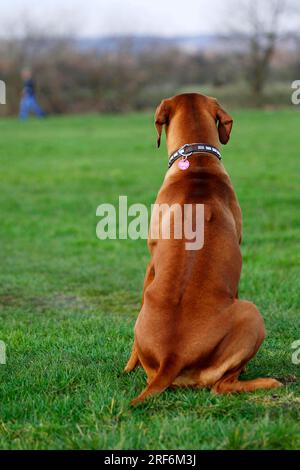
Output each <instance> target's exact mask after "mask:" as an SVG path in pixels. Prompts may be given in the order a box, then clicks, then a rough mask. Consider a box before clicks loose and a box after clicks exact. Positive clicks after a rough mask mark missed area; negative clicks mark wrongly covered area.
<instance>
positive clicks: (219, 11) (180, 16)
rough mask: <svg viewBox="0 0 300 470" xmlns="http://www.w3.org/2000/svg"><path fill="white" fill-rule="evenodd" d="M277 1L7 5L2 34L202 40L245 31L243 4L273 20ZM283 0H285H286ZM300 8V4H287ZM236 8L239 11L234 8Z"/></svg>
mask: <svg viewBox="0 0 300 470" xmlns="http://www.w3.org/2000/svg"><path fill="white" fill-rule="evenodd" d="M272 1H274V0H1V9H0V11H1V15H0V35H1V34H4V35H5V34H6V31H7V32H12V31H13V32H15V31H16V30H17V29H18V24H22V22H23V24H24V18H26V17H27V18H29V20H28V21H27V23H28V22H29V23H30V24H32V22H33V21H34V22H35V23H37V22H38V23H39V24H40V28H41V29H44V30H47V28H48V29H50V28H51V31H53V30H54V31H56V32H57V31H60V32H65V33H72V34H74V33H77V34H78V35H81V36H101V35H114V34H136V35H137V34H138V35H140V34H143V35H147V34H149V35H161V36H178V35H185V36H186V35H197V34H202V33H216V32H218V31H219V30H220V28H224V25H225V28H226V22H227V23H228V22H230V21H231V20H232V19H233V20H235V24H234V25H233V26H236V25H237V24H238V26H239V27H240V26H241V25H242V27H243V28H244V27H245V24H246V23H247V14H246V16H245V15H244V16H243V19H241V18H240V19H239V20H238V18H239V13H243V12H244V14H245V9H243V8H242V7H241V5H242V3H243V2H246V3H248V5H249V3H250V4H251V5H252V6H253V4H254V2H256V3H257V5H258V11H259V14H260V15H263V16H264V17H265V19H267V18H270V17H271V15H269V14H268V13H266V12H267V10H266V9H267V5H269V4H270V2H272ZM282 1H283V0H282ZM285 1H286V2H287V3H289V4H290V5H292V4H293V5H298V13H300V7H299V3H300V2H299V0H285ZM233 5H236V8H232V7H233ZM294 13H295V12H292V11H289V13H288V14H286V15H285V18H284V19H283V21H282V26H283V28H285V29H286V28H291V27H294V29H295V28H296V29H298V30H299V29H300V24H299V15H298V14H297V15H295V14H294Z"/></svg>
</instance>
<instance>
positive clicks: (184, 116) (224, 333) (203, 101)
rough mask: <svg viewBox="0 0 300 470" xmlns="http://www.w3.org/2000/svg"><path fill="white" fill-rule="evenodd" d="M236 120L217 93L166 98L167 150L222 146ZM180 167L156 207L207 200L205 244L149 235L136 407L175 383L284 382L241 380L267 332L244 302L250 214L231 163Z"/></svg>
mask: <svg viewBox="0 0 300 470" xmlns="http://www.w3.org/2000/svg"><path fill="white" fill-rule="evenodd" d="M232 123H233V121H232V118H231V117H230V116H229V115H228V114H227V113H226V111H224V109H222V108H221V106H220V105H219V104H218V102H217V101H216V100H215V99H214V98H210V97H207V96H204V95H200V94H195V93H192V94H183V95H178V96H175V97H172V98H169V99H166V100H163V101H162V102H161V104H160V105H159V106H158V108H157V110H156V113H155V126H156V129H157V133H158V146H159V145H160V140H161V134H162V129H163V127H164V126H165V130H166V138H167V148H168V153H169V155H170V154H172V153H173V152H174V151H176V150H177V149H178V148H180V147H181V146H182V145H184V144H186V143H195V142H201V143H206V144H210V145H213V146H215V147H217V148H219V147H220V142H221V143H223V144H226V143H227V142H228V140H229V138H230V133H231V129H232ZM190 164H191V165H190V168H189V170H188V171H181V170H180V169H179V168H178V166H177V164H176V163H175V164H174V165H173V166H172V167H171V169H170V170H169V171H168V172H167V174H166V177H165V180H164V183H163V185H162V187H161V189H160V191H159V193H158V196H157V199H156V203H158V204H163V203H164V204H165V203H166V204H169V205H172V204H176V203H179V204H181V205H183V204H187V203H193V204H195V203H198V204H204V205H205V243H204V246H203V248H202V249H201V250H197V251H187V250H186V248H185V240H163V239H159V240H151V238H149V239H148V246H149V250H150V254H151V260H150V263H149V265H148V268H147V271H146V276H145V282H144V291H143V299H142V307H141V311H140V313H139V316H138V319H137V321H136V325H135V338H134V344H133V350H132V354H131V357H130V359H129V361H128V364H127V366H126V368H125V371H126V372H130V371H131V370H133V369H134V367H136V366H137V365H139V364H141V365H142V367H143V368H144V370H145V371H146V374H147V377H148V386H147V387H146V389H145V390H144V391H143V392H142V393H141V394H140V395H139V396H138V397H137V398H135V399H134V400H133V401H132V402H131V403H132V404H133V405H135V404H137V403H139V402H141V401H143V400H144V399H145V398H146V397H148V396H150V395H153V394H156V393H159V392H162V391H163V390H165V389H166V388H168V387H170V386H180V387H187V386H194V387H209V388H211V389H212V390H213V391H214V392H215V393H230V392H250V391H253V390H256V389H271V388H276V387H279V386H280V385H281V384H280V382H278V381H277V380H274V379H271V378H263V379H254V380H246V381H240V380H239V375H240V373H241V372H242V371H243V369H244V368H245V365H246V364H247V362H249V361H250V359H251V358H252V357H253V356H254V355H255V354H256V352H257V351H258V349H259V347H260V346H261V344H262V342H263V340H264V338H265V328H264V321H263V319H262V317H261V315H260V313H259V311H258V309H257V307H256V306H255V305H254V304H253V303H251V302H248V301H244V300H239V299H238V285H239V280H240V274H241V267H242V258H241V252H240V243H241V239H242V214H241V209H240V206H239V204H238V201H237V198H236V195H235V192H234V189H233V186H232V183H231V181H230V178H229V176H228V174H227V173H226V171H225V169H224V166H223V164H222V163H221V162H220V161H219V160H218V159H217V158H216V157H214V156H212V155H209V154H197V155H194V156H193V157H191V158H190Z"/></svg>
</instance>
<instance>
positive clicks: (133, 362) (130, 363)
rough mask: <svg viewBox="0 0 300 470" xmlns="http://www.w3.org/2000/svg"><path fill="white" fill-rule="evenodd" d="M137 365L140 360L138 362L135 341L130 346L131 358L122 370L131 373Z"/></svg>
mask: <svg viewBox="0 0 300 470" xmlns="http://www.w3.org/2000/svg"><path fill="white" fill-rule="evenodd" d="M138 365H140V360H139V356H138V352H137V349H136V345H135V340H134V341H133V346H132V352H131V356H130V358H129V360H128V362H127V364H126V367H125V369H124V372H127V373H128V372H131V371H133V370H134V369H135V368H136V367H137V366H138Z"/></svg>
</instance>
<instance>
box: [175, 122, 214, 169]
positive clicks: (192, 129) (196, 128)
mask: <svg viewBox="0 0 300 470" xmlns="http://www.w3.org/2000/svg"><path fill="white" fill-rule="evenodd" d="M166 137H167V149H168V155H169V156H170V155H171V154H173V153H174V152H175V151H176V150H178V149H179V148H181V147H182V146H183V145H185V144H192V143H194V142H197V143H198V142H199V143H203V144H207V145H212V146H214V147H216V148H217V149H220V141H219V134H218V130H217V127H216V123H215V122H214V120H213V118H212V117H207V116H203V117H202V118H201V117H200V118H199V119H197V120H196V121H195V120H193V121H192V122H191V118H190V116H186V117H185V116H178V117H177V116H175V117H174V118H173V119H172V123H171V124H170V126H168V127H167V129H166ZM190 162H191V164H192V166H193V167H194V168H195V167H201V168H202V167H207V166H209V167H211V166H220V165H221V163H220V162H219V161H218V159H217V158H216V157H215V156H213V155H209V154H205V153H204V152H203V153H201V154H200V153H199V154H196V155H193V156H192V157H191V158H190ZM169 171H170V172H172V173H174V172H177V171H178V172H180V173H181V174H184V173H185V172H184V171H181V170H180V169H179V168H178V165H177V164H176V163H175V164H174V165H173V166H172V167H171V168H170V170H169Z"/></svg>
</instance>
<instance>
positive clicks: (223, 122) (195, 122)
mask: <svg viewBox="0 0 300 470" xmlns="http://www.w3.org/2000/svg"><path fill="white" fill-rule="evenodd" d="M176 118H180V124H179V125H180V126H181V127H182V126H184V127H186V128H187V129H188V128H194V129H195V130H196V129H201V127H202V128H203V131H204V132H205V131H206V132H207V131H208V129H209V127H210V128H211V127H212V126H213V127H214V129H215V131H216V132H217V133H218V138H219V141H220V142H221V143H222V144H227V142H228V141H229V138H230V133H231V129H232V125H233V119H232V117H231V116H229V114H228V113H227V112H226V111H225V110H224V109H223V108H222V107H221V106H220V105H219V103H218V101H217V100H216V99H215V98H211V97H208V96H204V95H200V94H198V93H185V94H182V95H177V96H173V97H172V98H168V99H165V100H163V101H162V102H161V103H160V105H159V106H158V107H157V109H156V112H155V127H156V130H157V145H158V147H159V146H160V141H161V134H162V129H163V126H165V129H166V134H168V130H169V127H170V125H171V124H172V123H174V122H175V121H178V119H176ZM177 126H178V122H177V125H176V127H177ZM207 143H212V142H207Z"/></svg>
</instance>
